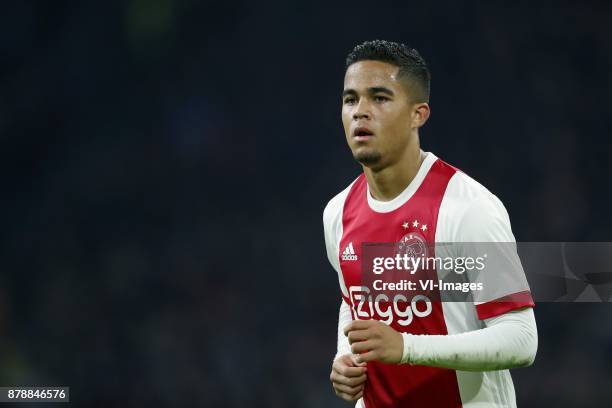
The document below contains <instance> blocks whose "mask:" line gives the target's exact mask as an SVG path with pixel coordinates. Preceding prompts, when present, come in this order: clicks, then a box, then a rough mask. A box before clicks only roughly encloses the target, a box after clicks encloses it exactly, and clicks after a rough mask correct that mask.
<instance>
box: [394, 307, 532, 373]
mask: <svg viewBox="0 0 612 408" xmlns="http://www.w3.org/2000/svg"><path fill="white" fill-rule="evenodd" d="M485 322H486V324H487V327H485V328H483V329H480V330H475V331H471V332H466V333H460V334H450V335H413V334H408V333H402V337H403V340H404V353H403V357H402V361H401V362H402V363H409V364H412V365H427V366H432V367H441V368H449V369H454V370H462V371H492V370H502V369H508V368H516V367H524V366H528V365H530V364H531V363H532V362H533V360H534V359H535V354H536V351H537V347H538V334H537V328H536V324H535V318H534V315H533V309H531V308H528V309H524V310H521V311H515V312H509V313H506V314H504V315H502V316H498V317H495V318H491V319H488V320H486V321H485Z"/></svg>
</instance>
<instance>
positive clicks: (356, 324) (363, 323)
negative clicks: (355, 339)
mask: <svg viewBox="0 0 612 408" xmlns="http://www.w3.org/2000/svg"><path fill="white" fill-rule="evenodd" d="M373 321H374V320H353V321H352V322H350V323H349V324H347V325H346V326H344V335H345V336H348V333H349V332H351V331H353V330H364V329H367V328H369V327H370V326H371V325H372V324H373V323H372V322H373Z"/></svg>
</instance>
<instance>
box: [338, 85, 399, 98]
mask: <svg viewBox="0 0 612 408" xmlns="http://www.w3.org/2000/svg"><path fill="white" fill-rule="evenodd" d="M368 93H369V94H370V95H372V94H377V93H384V94H387V95H389V96H394V95H395V94H394V93H393V91H392V90H390V89H389V88H385V87H384V86H374V87H371V88H368ZM347 95H357V92H356V91H355V90H354V89H345V90H344V91H343V92H342V97H343V98H344V97H345V96H347Z"/></svg>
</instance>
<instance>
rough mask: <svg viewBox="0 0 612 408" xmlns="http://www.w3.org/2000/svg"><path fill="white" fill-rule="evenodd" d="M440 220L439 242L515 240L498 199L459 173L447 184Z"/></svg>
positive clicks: (506, 215) (477, 183)
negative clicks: (440, 239) (440, 240)
mask: <svg viewBox="0 0 612 408" xmlns="http://www.w3.org/2000/svg"><path fill="white" fill-rule="evenodd" d="M439 221H441V222H440V224H439V226H440V227H441V229H440V232H441V238H442V240H448V241H481V240H482V241H490V240H500V241H510V240H511V241H514V237H513V236H512V232H511V228H510V218H509V216H508V212H507V210H506V208H505V207H504V205H503V203H502V202H501V200H500V199H499V198H498V197H497V196H496V195H495V194H493V193H492V192H491V191H489V190H488V189H487V188H486V187H485V186H483V185H482V184H480V183H479V182H478V181H476V180H474V179H473V178H472V177H470V176H468V175H467V174H465V173H464V172H462V171H460V170H458V171H456V172H455V174H454V175H453V176H452V177H451V179H450V180H449V182H448V186H447V188H446V192H445V194H444V198H443V200H442V204H441V206H440V214H439Z"/></svg>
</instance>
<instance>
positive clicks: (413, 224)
mask: <svg viewBox="0 0 612 408" xmlns="http://www.w3.org/2000/svg"><path fill="white" fill-rule="evenodd" d="M412 226H413V227H414V228H418V227H419V222H418V221H417V220H414V221H413V223H412Z"/></svg>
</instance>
